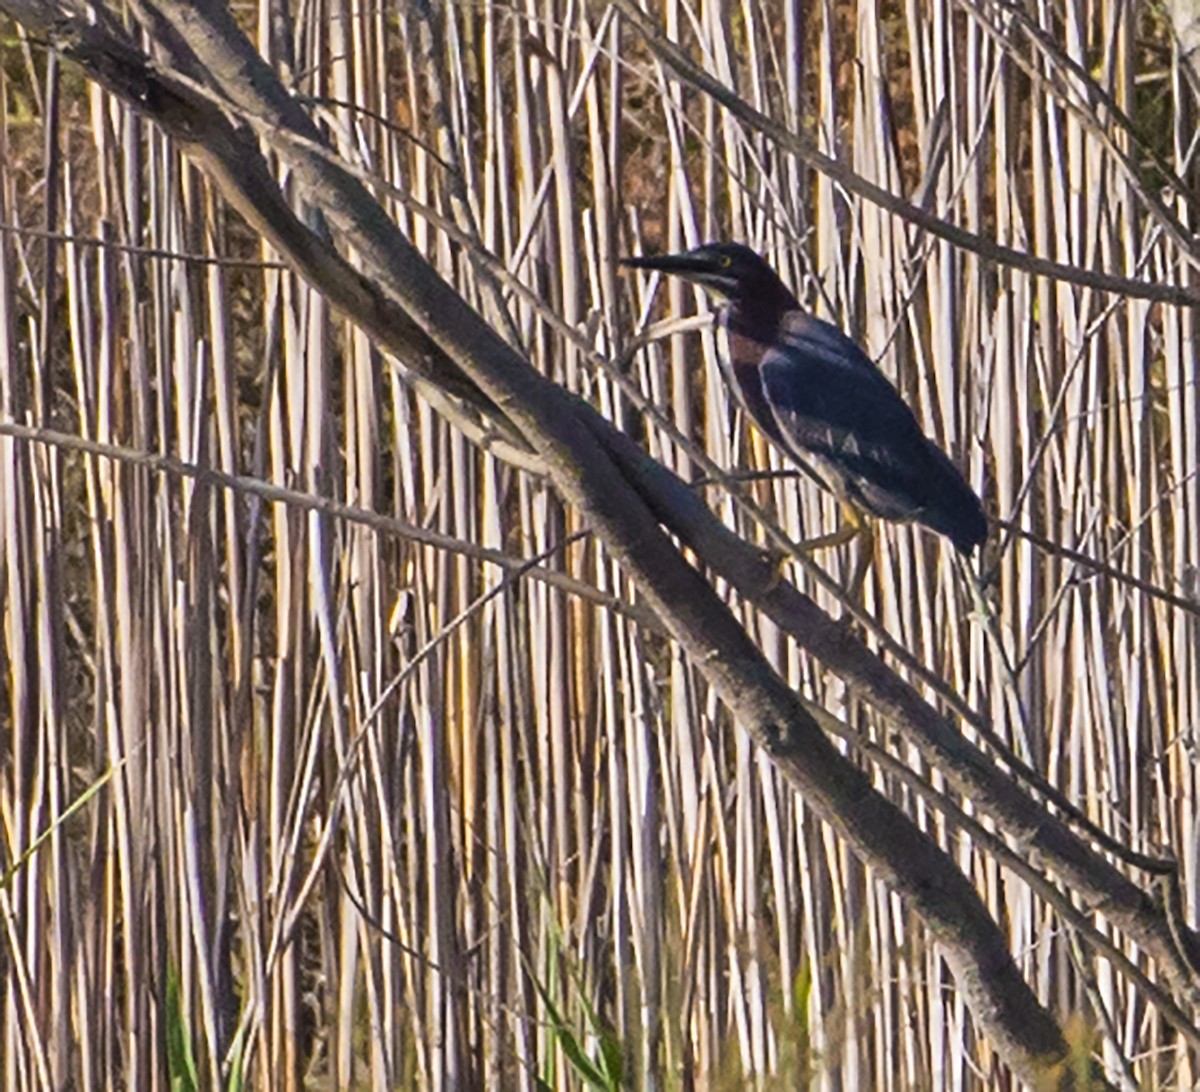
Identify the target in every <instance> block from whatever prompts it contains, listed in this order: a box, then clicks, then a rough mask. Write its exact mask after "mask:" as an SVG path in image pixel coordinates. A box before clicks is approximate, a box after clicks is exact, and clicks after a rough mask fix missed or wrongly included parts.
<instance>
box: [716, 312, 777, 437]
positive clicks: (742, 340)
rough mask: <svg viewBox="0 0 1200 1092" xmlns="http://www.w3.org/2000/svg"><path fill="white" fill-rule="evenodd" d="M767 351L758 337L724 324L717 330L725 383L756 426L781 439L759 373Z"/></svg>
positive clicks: (718, 352)
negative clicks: (751, 336) (739, 331)
mask: <svg viewBox="0 0 1200 1092" xmlns="http://www.w3.org/2000/svg"><path fill="white" fill-rule="evenodd" d="M765 352H766V346H764V345H763V344H762V343H761V342H759V341H757V340H755V339H754V338H749V337H746V336H745V335H744V334H740V333H738V332H737V331H735V330H730V329H729V328H728V326H727V325H725V324H724V323H722V324H721V325H720V326H719V327H718V328H717V359H718V361H719V363H720V365H721V373H722V375H723V376H724V378H725V382H726V383H727V384H728V385H729V387H730V388H731V389H732V390H733V393H734V395H735V396H736V397H737V400H738V401H739V402H740V403H741V405H742V408H743V409H744V410H745V411H746V412H747V413H748V414H750V416H751V417H752V418H753V419H754V422H755V424H757V425H758V427H759V428H761V429H762V430H763V431H764V432H766V433H767V434H768V435H769V436H771V437H772V438H775V439H778V437H779V426H778V424H777V423H776V421H775V415H774V414H773V413H772V412H771V407H770V405H769V404H768V402H767V396H766V394H765V392H764V391H763V382H762V372H761V371H760V370H759V364H761V363H762V358H763V354H764V353H765Z"/></svg>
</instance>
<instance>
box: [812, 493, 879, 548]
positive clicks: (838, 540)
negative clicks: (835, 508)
mask: <svg viewBox="0 0 1200 1092" xmlns="http://www.w3.org/2000/svg"><path fill="white" fill-rule="evenodd" d="M866 526H867V522H866V518H865V517H864V516H863V514H862V513H861V512H860V511H859V510H858V509H857V508H855V507H853V506H852V505H849V504H846V503H845V502H844V501H843V502H842V524H841V526H840V527H839V528H838V529H837V530H836V531H833V532H831V533H830V534H828V535H819V536H818V537H817V538H806V539H805V540H804V541H803V542H797V543H796V549H797V550H802V551H803V552H804V553H806V554H812V553H816V552H817V551H818V550H829V549H832V548H833V547H834V546H845V545H846V543H847V542H852V541H854V538H855V536H856V535H860V534H862V532H863V529H864V528H865V527H866Z"/></svg>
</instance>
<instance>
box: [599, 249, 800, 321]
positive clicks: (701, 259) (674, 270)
mask: <svg viewBox="0 0 1200 1092" xmlns="http://www.w3.org/2000/svg"><path fill="white" fill-rule="evenodd" d="M621 264H622V265H624V266H628V267H630V268H631V269H654V270H657V271H658V272H660V273H670V274H673V275H674V276H677V277H683V278H684V279H685V280H689V281H693V282H694V283H696V284H699V285H701V286H702V287H704V288H706V289H707V290H708V291H709V292H711V293H713V295H715V296H717V297H718V298H720V299H723V300H730V301H732V302H734V303H747V304H752V303H764V304H776V305H781V306H788V305H791V306H795V297H794V296H793V295H792V294H791V292H789V291H788V289H787V287H786V286H785V285H784V283H783V282H782V281H781V280H780V279H779V276H778V275H777V274H776V272H775V270H773V269H772V268H771V267H770V266H769V265H768V264H767V263H766V261H764V260H763V259H762V258H760V257H759V256H758V255H757V254H756V253H755V252H754V251H753V250H751V249H750V248H749V247H748V246H743V245H742V244H741V243H705V244H704V245H703V246H698V247H696V249H695V250H687V251H684V252H683V253H682V254H662V255H660V256H659V257H657V258H622V259H621Z"/></svg>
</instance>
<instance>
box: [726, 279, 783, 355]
mask: <svg viewBox="0 0 1200 1092" xmlns="http://www.w3.org/2000/svg"><path fill="white" fill-rule="evenodd" d="M799 309H800V303H799V301H798V300H797V299H796V297H795V296H793V295H792V294H791V293H790V292H789V291H788V290H787V289H786V288H784V287H783V285H782V284H781V285H779V286H778V291H773V292H766V293H764V294H762V295H759V296H752V297H750V298H748V299H737V300H731V301H730V302H729V304H728V305H727V306H726V308H725V313H724V315H723V316H722V321H723V322H724V324H725V326H726V328H727V329H728V330H729V332H730V333H733V334H739V335H741V336H742V337H745V338H749V339H751V340H752V341H758V342H761V343H762V344H764V345H769V344H770V343H771V342H772V341H774V340H775V334H776V332H777V331H778V329H779V324H780V323H781V322H782V321H783V317H784V315H786V314H787V313H788V312H789V311H798V310H799Z"/></svg>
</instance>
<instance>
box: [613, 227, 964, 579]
mask: <svg viewBox="0 0 1200 1092" xmlns="http://www.w3.org/2000/svg"><path fill="white" fill-rule="evenodd" d="M622 264H623V265H626V266H632V267H633V268H635V269H651V270H658V271H659V272H660V273H671V274H675V275H676V276H680V277H684V278H686V279H687V280H689V281H694V282H696V283H697V284H699V285H702V286H703V287H704V288H706V289H707V290H708V291H709V292H711V293H713V294H714V295H716V296H717V297H718V298H719V299H720V300H721V306H720V311H719V313H718V320H717V324H718V331H719V334H720V337H719V342H720V345H721V351H720V352H719V353H718V358H719V362H720V365H721V371H722V374H723V375H724V377H725V381H726V383H728V384H729V386H730V387H731V388H732V389H733V391H734V393H735V394H736V395H737V398H738V401H739V402H740V403H741V405H742V406H743V408H744V409H745V410H746V412H747V413H748V414H749V415H750V416H751V417H752V418H753V419H754V421H755V423H756V424H757V425H758V427H759V428H760V429H762V430H763V432H765V433H766V434H767V435H768V436H769V437H770V438H771V439H772V440H774V441H775V442H776V443H777V444H778V445H779V446H780V447H782V448H783V450H784V451H786V452H787V453H788V454H789V455H790V456H792V458H794V459H796V460H798V461H800V462H802V463H807V464H809V465H810V466H811V467H812V468H813V469H814V470H815V471H816V472H817V473H818V475H819V477H820V478H821V480H822V482H823V484H825V485H826V487H827V488H829V489H830V490H831V492H833V494H834V495H835V496H836V497H837V498H838V500H839V501H840V502H841V505H842V509H843V511H844V512H845V513H846V525H845V526H843V527H842V529H841V530H839V531H838V532H836V533H834V534H831V535H825V536H822V537H821V538H819V539H813V540H810V541H809V542H806V543H803V544H802V546H803V547H804V548H806V549H818V548H823V547H827V546H834V545H839V544H841V543H843V542H848V541H849V540H850V539H852V538H853V537H854V536H855V535H856V534H858V533H860V532H862V531H868V530H869V528H868V527H867V525H866V523H865V521H864V520H863V518H862V515H861V513H867V514H868V515H871V516H876V517H878V518H880V519H887V520H898V521H905V522H907V521H915V522H917V523H921V524H924V525H925V526H926V527H929V528H932V529H933V530H934V531H937V532H938V533H939V534H943V535H945V536H946V537H947V538H949V539H950V541H951V542H952V543H954V545H955V546H956V547H957V548H958V549H959V550H961V551H962V552H963V553H964V554H967V555H970V553H971V551H972V550H973V549H974V548H975V547H976V546H978V545H979V544H980V543H982V542H983V541H984V540H985V539H986V538H987V520H986V518H985V517H984V514H983V505H982V504H980V502H979V498H978V497H977V496H976V495H975V492H974V490H972V489H971V487H970V486H969V485H968V484H967V483H966V481H964V480H963V477H962V475H961V474H960V473H959V472H958V470H957V469H955V466H954V464H953V463H952V462H951V461H950V460H949V458H947V456H946V454H945V453H944V452H943V451H942V450H941V448H939V447H938V446H937V445H936V444H934V443H933V441H931V440H930V439H929V438H928V437H927V436H926V435H925V433H924V432H922V431H921V426H920V425H918V424H917V419H916V418H915V417H914V416H913V414H912V411H911V410H910V409H909V408H908V406H906V405H905V404H904V402H903V401H902V400H901V398H900V395H899V394H897V393H896V389H895V387H893V386H892V385H891V383H889V382H888V381H887V379H886V378H884V376H883V375H882V373H881V372H880V371H879V370H878V369H877V368H876V367H875V365H874V364H873V363H872V362H871V360H870V359H869V358H868V357H867V355H866V354H865V353H864V352H863V351H862V350H861V349H860V348H859V347H858V346H857V345H856V344H855V343H854V342H853V341H851V340H850V338H848V337H847V336H846V335H845V334H844V333H842V331H841V330H839V329H838V328H837V327H836V326H832V325H831V324H830V323H828V322H824V321H822V320H821V319H819V318H815V317H814V316H812V315H810V314H808V313H807V312H805V311H804V310H803V309H802V308H801V306H800V303H799V301H798V300H797V299H796V297H795V296H793V295H792V293H791V292H790V291H788V288H787V286H786V285H785V284H784V283H783V281H781V280H780V279H779V277H778V275H777V274H776V273H775V270H773V269H772V268H771V267H770V266H769V265H768V264H767V263H766V262H765V261H764V260H763V259H762V258H760V257H759V256H758V255H757V254H756V253H755V252H754V251H753V250H751V249H750V248H749V247H745V246H742V245H740V244H738V243H709V244H707V245H705V246H701V247H697V248H696V249H695V250H689V251H687V252H686V253H684V254H668V255H662V256H661V257H657V258H624V259H622ZM864 560H865V559H864ZM862 574H863V572H862V570H860V573H859V574H857V575H856V578H855V581H854V583H855V584H857V583H858V581H859V579H860V578H861V575H862Z"/></svg>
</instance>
